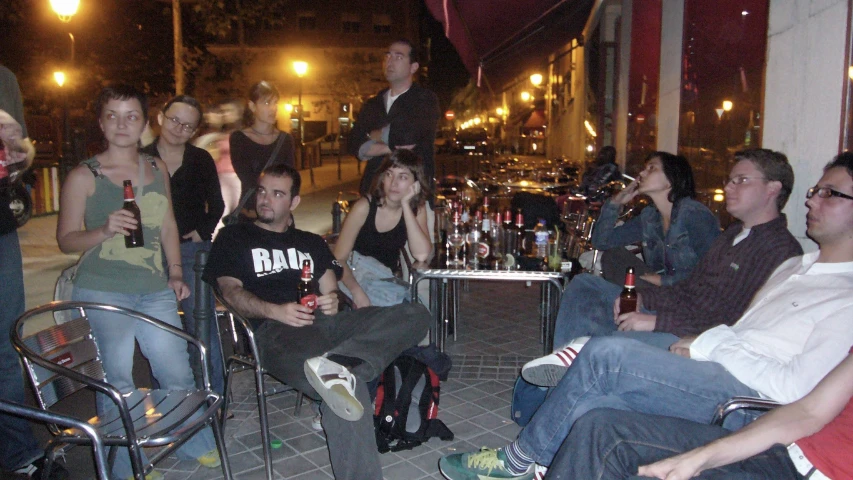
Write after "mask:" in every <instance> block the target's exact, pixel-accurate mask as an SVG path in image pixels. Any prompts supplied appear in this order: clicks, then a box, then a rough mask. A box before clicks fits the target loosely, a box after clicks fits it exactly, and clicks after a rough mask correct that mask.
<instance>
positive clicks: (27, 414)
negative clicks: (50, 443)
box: [0, 400, 110, 480]
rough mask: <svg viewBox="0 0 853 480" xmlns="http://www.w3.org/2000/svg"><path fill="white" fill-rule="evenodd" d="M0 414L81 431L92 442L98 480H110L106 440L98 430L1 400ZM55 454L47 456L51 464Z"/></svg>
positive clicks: (76, 420)
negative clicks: (105, 448) (105, 446)
mask: <svg viewBox="0 0 853 480" xmlns="http://www.w3.org/2000/svg"><path fill="white" fill-rule="evenodd" d="M0 412H3V413H7V414H9V415H15V416H17V417H21V418H25V419H27V420H30V421H36V422H41V423H46V424H51V425H62V426H63V427H69V428H72V429H76V430H79V431H80V432H81V434H82V435H85V436H86V437H88V438H89V440H90V441H91V444H92V451H93V453H94V456H95V470H96V473H97V475H98V480H109V478H110V475H109V470H108V469H107V454H106V452H105V451H104V439H103V438H102V437H101V434H100V432H98V430H96V429H95V427H93V426H92V425H90V424H88V423H86V422H84V421H83V420H78V419H76V418H72V417H69V416H67V415H61V414H59V413H54V412H47V411H44V410H39V409H37V408H33V407H28V406H26V405H22V404H20V403H17V402H9V401H6V400H0ZM53 453H54V451H50V452H48V454H47V455H46V458H47V461H48V462H49V463H53V461H54V458H53V457H54V455H53ZM46 471H50V467H49V466H47V465H46Z"/></svg>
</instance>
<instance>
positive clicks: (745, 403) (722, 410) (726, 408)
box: [711, 397, 780, 426]
mask: <svg viewBox="0 0 853 480" xmlns="http://www.w3.org/2000/svg"><path fill="white" fill-rule="evenodd" d="M778 406H780V404H779V402H776V401H774V400H768V399H766V398H757V397H732V398H731V399H729V401H727V402H725V403H722V404H720V405H719V406H717V411H716V412H715V413H714V419H713V420H711V425H717V426H722V425H723V422H724V421H725V420H726V417H727V416H728V415H729V414H730V413H732V412H736V411H738V410H743V409H748V410H756V411H759V412H766V411H769V410H772V409H774V408H776V407H778Z"/></svg>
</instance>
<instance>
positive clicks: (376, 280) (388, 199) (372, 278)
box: [334, 149, 432, 308]
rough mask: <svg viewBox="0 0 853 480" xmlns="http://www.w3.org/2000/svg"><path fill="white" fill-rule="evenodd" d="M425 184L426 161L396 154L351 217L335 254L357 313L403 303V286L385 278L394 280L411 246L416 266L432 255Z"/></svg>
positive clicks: (403, 152) (405, 152)
mask: <svg viewBox="0 0 853 480" xmlns="http://www.w3.org/2000/svg"><path fill="white" fill-rule="evenodd" d="M426 180H427V179H425V178H424V174H423V161H422V160H421V159H420V158H419V157H418V156H417V155H416V154H414V153H413V152H411V151H410V150H405V149H399V150H396V151H395V152H393V153H392V154H390V155H388V156H387V157H386V158H385V160H384V161H383V162H382V165H381V166H380V167H379V171H378V173H377V175H376V177H374V183H373V186H372V188H371V189H370V192H371V193H370V194H369V195H367V196H366V197H362V198H361V199H359V200H358V201H357V202H355V205H353V206H352V208H351V209H350V212H349V214H347V217H346V220H344V224H343V227H342V228H341V234H340V236H339V238H338V242H337V243H336V244H335V249H334V250H335V258H337V259H338V261H339V262H340V263H341V265H343V267H344V276H343V279H342V283H343V285H344V286H345V287H346V289H348V290H349V291H350V292H351V293H352V298H353V301H354V302H355V304H356V306H357V307H358V308H361V307H367V306H370V305H377V306H384V305H391V304H394V303H399V296H400V293H399V292H400V290H399V289H401V288H403V287H401V286H400V285H397V284H395V283H392V282H388V281H385V280H383V279H388V278H389V277H391V276H393V273H392V272H393V271H394V270H396V269H397V267H398V265H399V259H400V250H401V249H402V248H403V246H404V245H405V244H406V242H408V243H409V250H410V251H411V253H412V255H413V256H414V258H415V260H416V261H426V260H427V259H428V258H429V256H430V254H431V253H432V242H431V241H430V238H429V233H428V230H427V216H426V208H425V201H426V198H427V196H428V194H429V192H428V188H429V187H427V185H428V183H427V181H426ZM394 299H397V300H396V301H395V300H394Z"/></svg>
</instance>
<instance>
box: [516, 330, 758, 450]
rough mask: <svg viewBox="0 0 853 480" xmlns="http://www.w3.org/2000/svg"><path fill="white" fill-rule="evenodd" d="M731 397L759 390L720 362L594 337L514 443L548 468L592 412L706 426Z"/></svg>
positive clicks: (740, 419)
mask: <svg viewBox="0 0 853 480" xmlns="http://www.w3.org/2000/svg"><path fill="white" fill-rule="evenodd" d="M735 395H746V396H758V392H756V391H755V390H753V389H752V388H749V387H748V386H746V385H744V384H743V383H741V382H739V381H738V380H737V379H736V378H735V377H734V376H732V375H731V374H730V373H729V372H728V371H726V369H725V368H723V367H722V365H720V364H718V363H714V362H699V361H696V360H691V359H688V358H684V357H681V356H678V355H675V354H673V353H669V352H667V351H664V350H661V349H659V348H655V347H653V346H649V345H646V344H643V343H641V342H639V341H636V340H631V339H625V338H614V337H593V338H592V339H591V340H590V341H589V343H587V344H586V345H585V346H584V347H583V349H582V350H581V351H580V354H579V355H578V357H577V358H576V359H575V361H574V363H572V366H571V368H569V370H568V372H566V375H565V376H564V377H563V378H562V379H561V380H560V383H559V384H558V385H557V386H556V387H554V389H553V390H552V391H551V394H550V395H549V396H548V398H547V399H546V400H545V403H543V404H542V406H541V407H539V410H538V411H537V412H536V415H534V416H533V419H532V420H531V421H530V423H529V424H527V426H526V427H525V428H524V429H523V430H522V431H521V433H519V435H518V440H517V442H518V445H519V447H520V448H521V449H522V450H523V451H524V452H526V453H527V454H529V455H530V456H531V457H533V459H534V460H535V461H536V463H538V464H540V465H546V466H547V465H550V464H551V461H552V460H553V458H554V455H555V454H556V453H557V450H559V448H560V445H562V443H563V441H564V440H565V439H566V437H568V436H569V432H570V431H571V429H572V427H573V426H574V424H575V421H577V420H578V419H579V418H580V417H581V416H583V415H584V414H585V413H587V412H588V411H590V410H592V409H594V408H615V409H617V410H631V411H635V412H640V413H651V414H654V415H663V416H667V417H678V418H684V419H687V420H692V421H694V422H700V423H708V422H710V421H711V419H712V418H713V416H714V411H715V409H716V407H717V405H718V404H720V403H722V402H724V401H726V400H728V399H729V398H731V397H733V396H735ZM735 415H738V414H735ZM749 420H751V418H750V419H747V418H746V417H745V416H740V415H738V416H737V418H733V419H732V423H731V424H732V426H733V427H735V428H737V427H739V426H742V425H743V424H744V423H745V422H747V421H749ZM727 423H728V420H727ZM734 423H739V425H733V424H734Z"/></svg>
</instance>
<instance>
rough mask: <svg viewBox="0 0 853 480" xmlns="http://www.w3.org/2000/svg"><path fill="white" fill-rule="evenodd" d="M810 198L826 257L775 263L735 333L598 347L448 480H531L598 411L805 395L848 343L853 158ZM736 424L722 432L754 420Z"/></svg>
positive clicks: (661, 409) (603, 341) (702, 411)
mask: <svg viewBox="0 0 853 480" xmlns="http://www.w3.org/2000/svg"><path fill="white" fill-rule="evenodd" d="M730 179H731V177H730ZM751 180H756V179H755V178H751ZM745 183H748V182H747V181H741V184H745ZM742 198H743V195H741V196H740V198H738V199H737V201H736V202H734V203H735V205H737V203H738V202H740V201H741V200H742ZM806 198H807V201H806V206H807V207H808V210H809V212H808V215H807V217H806V224H807V234H808V235H809V237H810V238H811V239H812V240H814V241H815V242H816V243H817V244H818V245H819V246H820V250H819V251H817V252H813V253H809V254H806V255H802V256H799V257H794V258H791V259H789V260H787V261H785V262H784V263H783V264H782V265H780V266H779V268H777V269H776V271H775V272H774V273H773V274H772V275H771V276H770V278H768V279H767V282H766V283H765V284H764V286H763V287H762V288H761V289H760V290H759V291H758V292H757V293H756V295H755V298H756V300H755V301H753V302H752V303H751V304H750V305H749V308H748V309H747V310H746V312H745V313H744V314H743V316H742V317H741V318H740V319H739V320H738V321H737V323H735V324H734V325H732V326H727V325H718V326H716V327H714V328H711V329H709V330H707V331H705V332H704V333H703V334H701V335H699V336H698V337H695V336H690V337H685V338H682V339H681V340H679V341H678V342H677V343H676V344H674V345H672V346H671V347H670V350H671V352H667V351H664V350H661V349H659V348H654V347H651V346H649V345H644V344H643V343H641V342H637V341H634V340H630V339H625V338H613V337H598V338H593V339H591V340H590V341H589V342H588V343H587V344H586V345H585V346H584V347H583V349H582V350H581V351H580V353H579V355H578V356H577V358H576V359H575V361H574V363H573V364H572V366H571V368H569V369H568V370H567V372H566V375H564V376H563V377H562V379H561V380H560V382H559V384H558V385H557V387H556V389H554V391H552V392H551V395H550V396H549V397H548V399H547V400H546V401H545V403H544V404H542V406H541V407H540V408H539V410H538V411H537V412H536V415H534V417H533V419H532V420H531V422H530V423H529V424H528V425H527V426H526V427H525V428H524V429H523V430H522V431H521V433H520V434H519V436H518V438H517V439H516V440H515V441H514V442H513V443H511V444H510V445H509V446H507V447H504V448H501V449H499V450H485V451H482V452H480V453H465V454H456V455H451V456H449V457H445V458H443V459H442V460H441V461H440V462H439V466H440V468H441V471H442V473H444V475H445V476H446V477H447V478H450V479H461V478H468V477H466V476H465V475H470V474H472V473H479V472H476V470H482V469H480V468H479V467H478V466H483V465H489V471H488V472H483V474H482V475H483V476H481V477H480V478H483V479H486V478H526V479H530V478H533V475H534V473H533V471H534V468H535V467H534V464H538V465H542V466H548V465H551V463H552V460H553V459H554V455H555V454H556V452H557V450H558V449H559V448H560V446H561V445H562V443H563V441H564V440H565V439H566V437H567V436H568V434H569V432H570V431H571V430H572V427H573V426H574V424H575V422H576V421H577V420H578V419H579V418H580V417H581V416H583V415H584V414H585V413H587V412H588V411H590V410H592V409H594V408H615V409H618V410H627V411H634V412H639V413H648V414H654V415H663V416H669V417H677V418H682V419H685V420H691V421H695V422H700V423H703V422H704V423H707V422H709V421H710V420H711V418H712V417H713V415H714V413H715V411H716V407H717V405H718V404H720V403H722V402H724V401H726V400H728V399H729V398H731V397H733V396H753V397H755V396H760V397H763V398H770V399H773V400H775V401H777V402H780V403H785V404H787V403H791V402H794V401H796V400H798V399H800V398H802V397H804V396H805V395H806V394H807V393H809V391H810V390H811V389H812V388H814V386H815V385H816V384H817V383H818V382H819V381H820V379H821V378H823V377H824V376H825V375H826V374H827V373H829V371H830V370H832V368H833V367H835V366H836V365H837V364H838V363H840V362H841V361H842V360H843V359H844V358H845V357H846V356H847V353H848V351H849V350H850V345H851V344H853V329H851V328H850V318H853V295H851V293H853V154H851V153H844V154H841V155H839V156H838V157H836V158H835V159H834V160H833V161H832V162H830V164H829V165H827V167H826V168H825V170H824V175H823V177H822V178H821V179H820V181H819V182H818V184H817V185H816V186H815V187H813V188H811V189H809V191H808V193H807V194H806ZM715 300H716V301H721V302H724V301H726V299H725V298H717V299H715ZM733 415H734V417H733V418H732V416H731V415H730V419H728V420H727V425H726V427H727V428H731V429H737V428H740V427H742V426H743V425H745V424H746V423H749V422H750V421H751V420H753V418H752V417H750V416H748V414H743V413H740V412H738V413H735V414H733Z"/></svg>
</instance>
